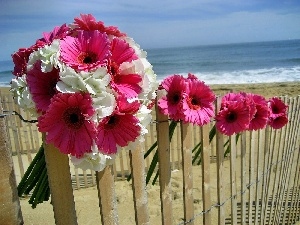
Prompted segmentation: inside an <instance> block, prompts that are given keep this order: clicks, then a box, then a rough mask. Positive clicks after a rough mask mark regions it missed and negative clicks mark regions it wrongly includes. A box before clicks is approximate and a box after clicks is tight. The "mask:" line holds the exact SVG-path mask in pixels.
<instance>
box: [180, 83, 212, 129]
mask: <svg viewBox="0 0 300 225" xmlns="http://www.w3.org/2000/svg"><path fill="white" fill-rule="evenodd" d="M187 82H188V87H187V89H186V95H187V97H186V98H185V99H184V100H183V105H182V106H183V114H184V118H183V121H184V122H187V123H193V124H197V125H199V126H203V125H204V124H207V123H208V122H209V121H210V118H211V117H212V116H213V115H214V106H213V102H214V100H215V95H214V94H213V92H212V91H211V89H210V88H209V87H208V86H207V85H205V84H204V82H202V81H199V80H197V79H188V81H187Z"/></svg>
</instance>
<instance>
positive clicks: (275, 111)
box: [268, 97, 288, 129]
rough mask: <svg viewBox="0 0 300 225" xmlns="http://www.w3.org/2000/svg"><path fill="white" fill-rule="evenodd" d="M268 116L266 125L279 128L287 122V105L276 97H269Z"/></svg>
mask: <svg viewBox="0 0 300 225" xmlns="http://www.w3.org/2000/svg"><path fill="white" fill-rule="evenodd" d="M268 104H269V110H270V116H269V121H268V125H270V126H271V127H272V128H274V129H280V128H282V127H283V126H285V125H286V124H287V123H288V117H287V108H288V106H287V105H286V104H285V103H284V102H283V101H282V100H281V99H280V98H278V97H273V98H271V99H269V101H268Z"/></svg>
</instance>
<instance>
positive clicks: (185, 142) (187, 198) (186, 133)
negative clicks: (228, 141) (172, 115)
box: [180, 122, 194, 225]
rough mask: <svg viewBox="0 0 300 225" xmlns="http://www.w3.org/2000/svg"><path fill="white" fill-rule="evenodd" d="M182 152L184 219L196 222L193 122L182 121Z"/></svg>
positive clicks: (191, 223)
mask: <svg viewBox="0 0 300 225" xmlns="http://www.w3.org/2000/svg"><path fill="white" fill-rule="evenodd" d="M180 125H181V126H180V131H181V154H182V167H183V168H182V172H183V198H184V221H185V222H188V221H190V222H189V224H190V225H193V224H194V221H193V218H194V196H193V173H192V171H193V168H192V140H191V139H192V132H193V127H192V125H191V124H185V123H182V122H181V123H180Z"/></svg>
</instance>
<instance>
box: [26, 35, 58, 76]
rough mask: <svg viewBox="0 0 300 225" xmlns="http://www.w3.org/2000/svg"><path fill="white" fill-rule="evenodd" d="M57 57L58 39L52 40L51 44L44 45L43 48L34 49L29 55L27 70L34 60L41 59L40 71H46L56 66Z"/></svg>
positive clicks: (30, 67)
mask: <svg viewBox="0 0 300 225" xmlns="http://www.w3.org/2000/svg"><path fill="white" fill-rule="evenodd" d="M58 58H59V41H58V40H54V41H53V42H52V43H51V45H45V46H44V47H43V48H40V49H38V50H37V51H34V52H33V53H31V54H30V56H29V61H28V65H27V70H28V71H29V70H30V69H32V67H33V65H34V64H35V62H36V61H38V60H40V61H41V71H42V72H43V73H48V72H51V71H52V70H53V67H55V68H57V65H58V64H59V63H58Z"/></svg>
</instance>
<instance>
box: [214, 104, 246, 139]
mask: <svg viewBox="0 0 300 225" xmlns="http://www.w3.org/2000/svg"><path fill="white" fill-rule="evenodd" d="M249 122H250V117H249V107H247V106H246V105H245V103H244V102H243V101H236V102H234V101H232V102H231V103H230V104H227V106H226V107H224V108H223V109H221V110H220V111H219V113H218V114H217V116H216V128H217V129H218V131H220V132H221V133H223V134H226V135H228V136H229V135H232V134H234V133H239V132H241V131H244V130H245V129H246V128H247V127H248V124H249Z"/></svg>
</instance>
